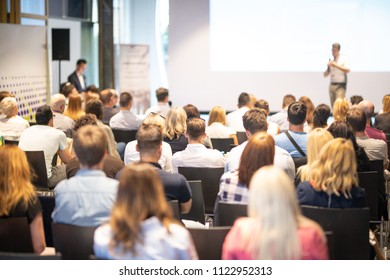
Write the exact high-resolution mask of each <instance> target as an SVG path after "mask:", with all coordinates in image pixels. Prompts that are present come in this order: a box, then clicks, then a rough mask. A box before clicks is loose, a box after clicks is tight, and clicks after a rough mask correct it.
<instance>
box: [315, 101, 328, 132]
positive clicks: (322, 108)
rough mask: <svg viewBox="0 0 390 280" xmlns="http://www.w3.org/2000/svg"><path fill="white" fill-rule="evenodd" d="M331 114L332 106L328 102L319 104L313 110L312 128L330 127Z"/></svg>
mask: <svg viewBox="0 0 390 280" xmlns="http://www.w3.org/2000/svg"><path fill="white" fill-rule="evenodd" d="M329 116H330V107H329V106H328V105H326V104H320V105H318V106H317V107H316V108H315V109H314V112H313V124H312V130H313V129H316V128H325V129H327V128H328V119H329Z"/></svg>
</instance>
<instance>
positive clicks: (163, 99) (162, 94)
mask: <svg viewBox="0 0 390 280" xmlns="http://www.w3.org/2000/svg"><path fill="white" fill-rule="evenodd" d="M156 98H157V105H155V106H152V107H150V108H149V109H148V110H146V112H145V115H149V114H150V113H156V114H159V115H161V116H163V117H166V116H167V114H168V111H169V109H170V108H171V107H170V106H169V91H168V89H166V88H163V87H160V88H158V89H156Z"/></svg>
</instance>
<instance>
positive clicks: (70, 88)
mask: <svg viewBox="0 0 390 280" xmlns="http://www.w3.org/2000/svg"><path fill="white" fill-rule="evenodd" d="M74 90H75V87H74V85H72V84H71V83H69V82H67V83H63V84H61V87H60V92H61V93H62V94H63V95H64V96H65V97H69V95H70V94H71V93H72V92H74Z"/></svg>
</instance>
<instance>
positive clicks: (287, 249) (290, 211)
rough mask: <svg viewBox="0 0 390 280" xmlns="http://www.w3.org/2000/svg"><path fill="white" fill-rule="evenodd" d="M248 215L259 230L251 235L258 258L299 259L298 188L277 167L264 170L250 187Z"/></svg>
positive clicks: (261, 170)
mask: <svg viewBox="0 0 390 280" xmlns="http://www.w3.org/2000/svg"><path fill="white" fill-rule="evenodd" d="M248 198H249V201H248V214H249V217H252V218H253V219H254V220H255V221H256V222H257V223H258V227H257V228H256V230H255V231H254V232H252V233H251V235H253V237H254V238H255V240H253V243H252V244H253V252H254V257H255V259H276V260H287V259H299V258H300V246H299V244H300V242H299V239H298V234H297V229H298V220H299V218H300V210H299V207H298V204H297V198H296V195H295V189H294V186H293V184H292V182H291V180H290V179H289V178H288V176H287V175H286V173H285V172H284V171H283V170H281V169H279V168H278V167H276V166H265V167H262V168H260V169H259V170H258V171H257V172H256V173H255V174H254V175H253V177H252V180H251V182H250V185H249V195H248Z"/></svg>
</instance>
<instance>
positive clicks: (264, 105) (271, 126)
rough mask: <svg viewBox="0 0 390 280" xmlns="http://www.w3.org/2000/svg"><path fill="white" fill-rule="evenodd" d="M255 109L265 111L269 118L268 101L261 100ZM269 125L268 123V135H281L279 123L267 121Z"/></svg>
mask: <svg viewBox="0 0 390 280" xmlns="http://www.w3.org/2000/svg"><path fill="white" fill-rule="evenodd" d="M254 108H258V109H263V110H264V111H265V114H266V116H267V117H268V115H269V104H268V101H266V100H264V99H259V100H257V101H256V102H255V104H254ZM267 123H268V129H267V133H268V134H270V135H272V136H275V135H277V134H279V133H280V127H279V125H278V124H277V123H274V122H271V121H267Z"/></svg>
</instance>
